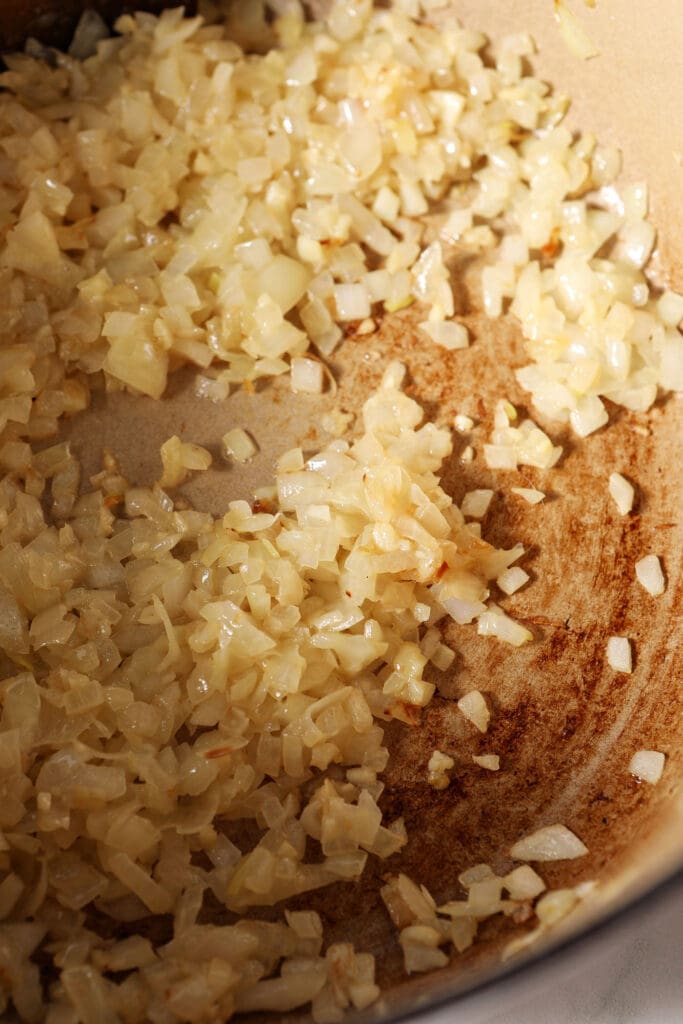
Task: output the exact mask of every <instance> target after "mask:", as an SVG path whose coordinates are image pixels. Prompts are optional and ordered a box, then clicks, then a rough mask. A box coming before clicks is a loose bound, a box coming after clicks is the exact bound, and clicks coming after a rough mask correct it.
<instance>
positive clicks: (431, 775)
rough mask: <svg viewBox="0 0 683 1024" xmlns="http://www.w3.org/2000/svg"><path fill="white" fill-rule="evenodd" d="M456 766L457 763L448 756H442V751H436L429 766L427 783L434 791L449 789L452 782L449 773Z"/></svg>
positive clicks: (430, 759)
mask: <svg viewBox="0 0 683 1024" xmlns="http://www.w3.org/2000/svg"><path fill="white" fill-rule="evenodd" d="M454 764H455V761H454V760H453V758H452V757H449V756H448V754H442V753H441V751H440V750H435V751H434V753H433V754H432V756H431V757H430V758H429V764H428V765H427V773H428V774H427V781H428V782H429V785H430V786H431V787H432V789H447V788H448V785H449V784H450V781H451V780H450V778H449V776H448V772H449V771H450V770H451V768H452V767H453V765H454Z"/></svg>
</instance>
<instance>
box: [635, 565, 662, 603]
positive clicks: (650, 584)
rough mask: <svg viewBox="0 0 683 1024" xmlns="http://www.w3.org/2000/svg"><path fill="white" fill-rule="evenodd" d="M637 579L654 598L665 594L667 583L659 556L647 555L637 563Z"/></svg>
mask: <svg viewBox="0 0 683 1024" xmlns="http://www.w3.org/2000/svg"><path fill="white" fill-rule="evenodd" d="M636 579H637V580H638V582H639V583H640V585H641V586H642V587H644V588H645V590H647V592H648V594H652V596H653V597H659V595H660V594H663V593H664V590H665V587H666V583H665V580H664V573H663V571H662V563H661V562H660V560H659V558H658V557H657V555H645V557H644V558H641V559H640V560H639V561H638V562H636Z"/></svg>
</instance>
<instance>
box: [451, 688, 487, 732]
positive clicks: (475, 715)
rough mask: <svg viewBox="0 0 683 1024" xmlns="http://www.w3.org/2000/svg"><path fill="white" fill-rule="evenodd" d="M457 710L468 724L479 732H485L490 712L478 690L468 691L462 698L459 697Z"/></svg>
mask: <svg viewBox="0 0 683 1024" xmlns="http://www.w3.org/2000/svg"><path fill="white" fill-rule="evenodd" d="M458 708H459V709H460V711H461V712H462V713H463V715H464V716H465V718H466V719H467V720H468V722H471V723H472V725H474V726H476V727H477V729H478V730H479V732H486V730H487V729H488V727H489V721H490V719H491V712H490V711H489V709H488V706H487V704H486V701H485V700H484V697H483V696H482V694H481V693H480V692H479V690H470V692H469V693H466V694H465V696H464V697H461V698H460V700H459V701H458Z"/></svg>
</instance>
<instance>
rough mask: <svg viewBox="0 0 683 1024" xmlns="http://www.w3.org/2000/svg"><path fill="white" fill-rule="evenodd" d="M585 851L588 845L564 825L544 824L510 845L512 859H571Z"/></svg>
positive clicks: (583, 854) (580, 855)
mask: <svg viewBox="0 0 683 1024" xmlns="http://www.w3.org/2000/svg"><path fill="white" fill-rule="evenodd" d="M587 853H588V847H587V846H585V845H584V844H583V843H582V842H581V840H580V839H579V838H578V836H575V835H574V833H573V832H571V831H570V830H569V829H568V828H567V827H566V825H546V826H544V827H543V828H539V829H538V830H537V831H536V832H532V833H530V835H528V836H524V838H522V839H519V840H518V841H517V842H516V843H515V844H514V845H513V846H512V847H510V856H511V857H512V859H513V860H535V861H552V860H573V859H574V858H576V857H584V856H585V855H586V854H587Z"/></svg>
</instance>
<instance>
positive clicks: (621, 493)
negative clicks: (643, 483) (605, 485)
mask: <svg viewBox="0 0 683 1024" xmlns="http://www.w3.org/2000/svg"><path fill="white" fill-rule="evenodd" d="M609 493H610V494H611V496H612V498H613V499H614V503H615V505H616V506H617V509H618V510H619V515H622V516H625V515H628V513H629V512H630V511H631V509H632V508H633V499H634V497H635V490H634V487H633V484H632V483H630V481H628V480H627V479H626V477H624V476H622V475H621V473H610V478H609Z"/></svg>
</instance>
